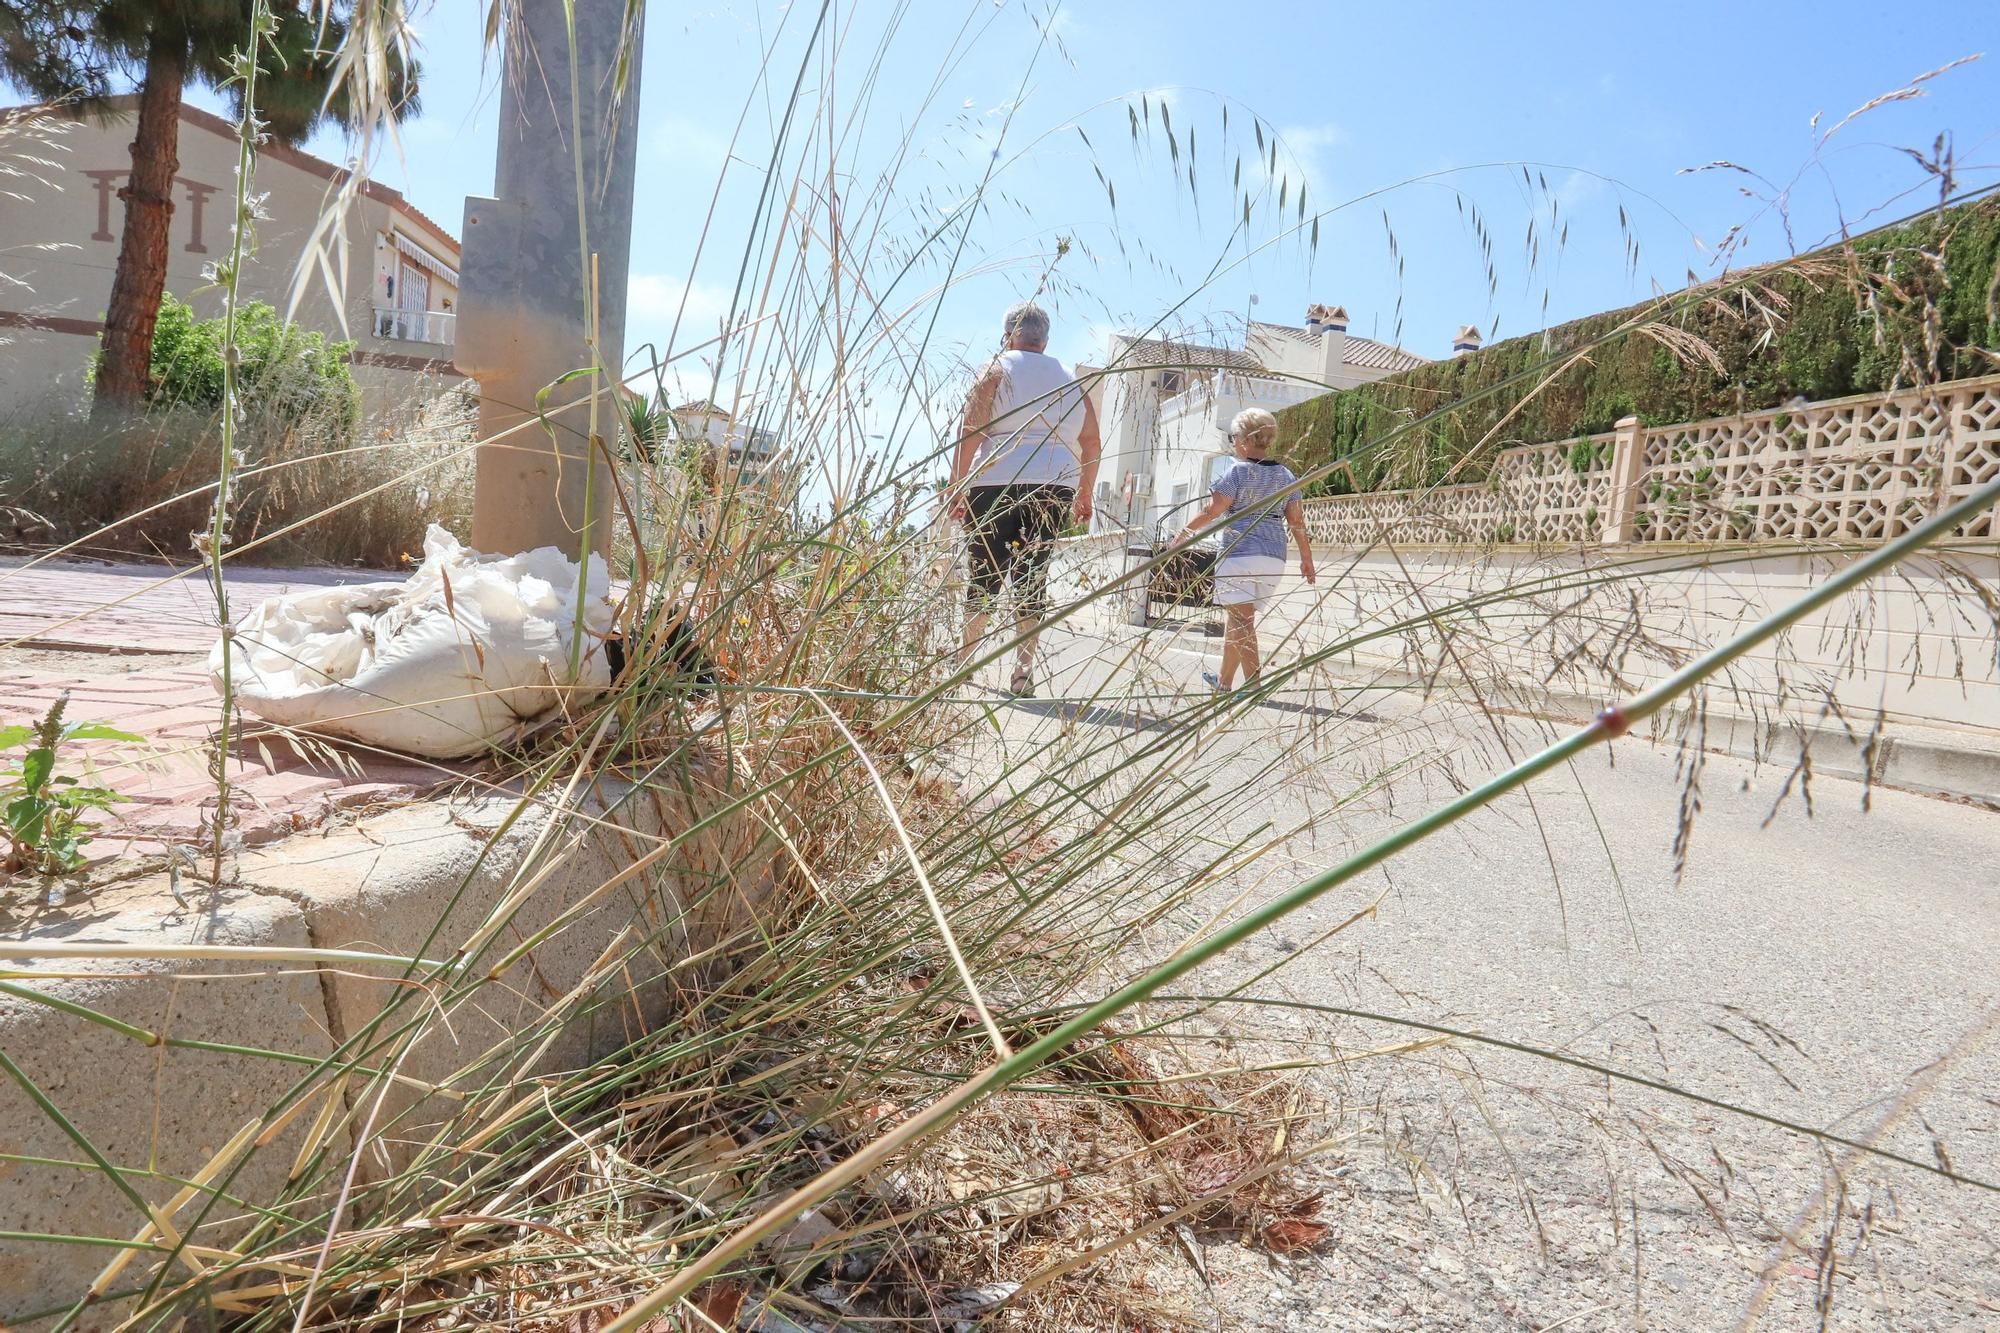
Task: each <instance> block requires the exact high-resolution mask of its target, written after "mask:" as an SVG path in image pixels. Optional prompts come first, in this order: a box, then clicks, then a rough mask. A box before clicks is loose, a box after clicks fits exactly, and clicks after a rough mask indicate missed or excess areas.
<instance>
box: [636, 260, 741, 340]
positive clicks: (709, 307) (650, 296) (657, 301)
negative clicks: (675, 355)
mask: <svg viewBox="0 0 2000 1333" xmlns="http://www.w3.org/2000/svg"><path fill="white" fill-rule="evenodd" d="M729 295H730V293H729V289H728V288H727V287H724V286H722V285H720V284H719V283H712V282H695V283H690V282H688V281H687V280H686V279H685V278H680V277H676V276H674V275H672V274H667V273H634V274H633V275H632V278H631V281H630V282H628V283H627V284H626V287H625V322H626V323H628V324H663V325H666V326H668V327H672V325H673V322H674V320H675V318H676V317H678V318H679V319H680V322H681V329H682V331H683V332H684V333H685V332H688V331H695V332H699V333H700V334H701V336H702V337H708V336H710V335H712V334H713V333H714V332H715V329H716V325H717V324H718V323H719V322H720V321H721V320H722V319H724V318H725V317H727V316H728V314H729ZM683 301H685V304H686V308H685V309H683V308H682V305H683Z"/></svg>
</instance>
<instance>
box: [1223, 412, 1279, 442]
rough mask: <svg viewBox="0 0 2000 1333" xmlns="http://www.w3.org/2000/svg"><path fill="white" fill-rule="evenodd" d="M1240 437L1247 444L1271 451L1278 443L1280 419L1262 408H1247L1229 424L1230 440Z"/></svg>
mask: <svg viewBox="0 0 2000 1333" xmlns="http://www.w3.org/2000/svg"><path fill="white" fill-rule="evenodd" d="M1238 436H1241V437H1242V439H1243V442H1244V443H1245V444H1248V445H1251V446H1253V447H1255V448H1261V449H1269V448H1270V447H1271V446H1272V445H1274V444H1276V443H1277V442H1278V419H1277V418H1276V417H1274V416H1272V415H1271V414H1270V413H1269V412H1266V411H1265V410H1264V409H1263V408H1261V407H1246V408H1244V409H1243V410H1242V411H1241V412H1238V413H1237V414H1236V416H1235V417H1234V418H1233V419H1232V420H1231V421H1230V423H1229V438H1230V439H1232V440H1233V439H1236V438H1237V437H1238Z"/></svg>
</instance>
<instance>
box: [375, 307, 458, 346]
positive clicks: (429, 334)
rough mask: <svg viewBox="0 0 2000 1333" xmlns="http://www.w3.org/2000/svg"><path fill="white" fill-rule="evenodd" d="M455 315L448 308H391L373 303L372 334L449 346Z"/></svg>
mask: <svg viewBox="0 0 2000 1333" xmlns="http://www.w3.org/2000/svg"><path fill="white" fill-rule="evenodd" d="M457 322H458V316H457V315H455V314H453V313H451V312H450V311H449V310H394V309H390V308H387V307H384V306H376V307H375V336H376V337H377V338H393V339H395V340H396V341H397V342H406V343H436V344H438V345H440V346H443V347H450V346H451V345H452V343H453V339H454V338H455V336H456V325H457Z"/></svg>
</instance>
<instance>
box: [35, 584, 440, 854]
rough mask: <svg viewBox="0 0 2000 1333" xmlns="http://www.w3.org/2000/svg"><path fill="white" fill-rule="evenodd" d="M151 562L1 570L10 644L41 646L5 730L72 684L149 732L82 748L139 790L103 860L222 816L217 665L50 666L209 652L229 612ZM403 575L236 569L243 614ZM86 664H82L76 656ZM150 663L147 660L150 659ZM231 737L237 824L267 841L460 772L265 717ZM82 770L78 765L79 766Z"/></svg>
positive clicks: (114, 777) (91, 706)
mask: <svg viewBox="0 0 2000 1333" xmlns="http://www.w3.org/2000/svg"><path fill="white" fill-rule="evenodd" d="M172 574H173V571H172V570H168V569H165V568H162V567H159V566H146V565H113V566H104V565H70V564H49V565H41V566H35V567H33V568H28V569H23V568H21V566H20V564H19V562H13V563H11V564H7V565H0V646H7V647H16V646H18V647H24V648H27V649H29V650H31V651H28V652H25V653H20V652H17V653H15V654H14V656H15V657H16V658H17V659H20V660H18V662H17V663H16V664H15V665H9V666H0V725H10V724H14V723H19V722H32V721H34V720H36V719H38V718H40V717H41V716H42V715H43V714H44V713H46V712H47V711H48V708H49V705H50V704H51V703H53V702H54V701H55V699H56V697H57V696H58V695H60V694H61V693H62V692H63V691H64V690H68V691H69V695H70V705H69V711H68V714H67V716H68V717H69V719H70V720H72V721H91V722H104V723H108V724H110V725H112V726H115V727H118V728H120V729H121V730H125V731H130V732H133V733H135V734H137V735H141V736H144V737H145V738H146V740H147V745H146V746H145V747H143V748H142V747H135V746H131V745H121V744H114V743H109V742H90V743H86V744H83V745H81V746H79V747H78V748H79V749H80V750H81V752H82V756H83V758H84V759H85V760H86V761H87V762H88V764H89V765H90V767H91V768H92V770H93V771H94V775H95V779H96V780H97V781H98V782H99V784H100V785H103V786H107V787H110V788H113V789H114V790H117V791H119V792H121V793H123V794H125V795H126V796H128V797H130V798H131V799H130V800H129V802H127V803H125V804H122V805H120V806H119V807H118V808H117V810H116V811H115V812H114V813H113V815H112V817H111V818H110V819H109V820H107V821H106V822H105V823H104V825H103V831H102V833H101V834H100V835H99V838H98V840H97V841H96V842H94V843H93V844H91V846H90V852H91V853H92V856H93V859H95V860H98V861H106V860H112V859H116V858H120V857H132V856H150V855H159V854H163V853H164V851H165V844H167V843H169V842H171V843H174V844H176V845H187V844H194V843H198V842H199V841H200V839H201V837H202V831H203V830H204V828H205V827H206V826H207V824H208V822H209V820H210V819H211V818H212V814H213V810H214V804H213V802H214V799H215V780H214V778H213V777H212V776H211V774H210V772H209V757H210V756H209V742H210V739H211V737H212V736H213V734H214V732H215V729H216V727H217V725H218V723H219V721H220V711H221V710H220V705H219V702H218V700H217V698H216V694H215V691H214V689H213V688H212V687H211V686H210V684H209V680H208V672H207V669H206V668H205V667H204V666H202V665H200V664H194V665H189V664H187V663H186V662H185V660H184V659H183V660H181V661H176V662H174V663H172V664H171V665H162V666H159V667H154V668H146V667H141V668H140V669H139V670H136V671H132V672H129V673H127V674H121V675H107V674H95V673H76V672H67V673H65V672H61V671H48V670H39V669H37V667H36V663H35V656H36V653H35V652H34V651H32V650H36V649H44V650H49V649H62V650H72V651H74V650H79V649H80V650H85V651H99V652H108V651H110V650H118V651H120V652H127V653H149V654H186V653H205V652H207V651H208V649H209V648H210V646H211V645H212V644H213V643H214V642H215V638H216V627H217V617H216V611H215V604H214V601H213V598H212V596H211V594H210V592H209V589H208V586H207V584H206V583H204V582H202V581H201V580H200V579H199V577H198V576H192V575H191V576H184V577H182V578H180V579H172V578H171V575H172ZM393 577H395V575H391V574H383V573H379V572H374V571H351V572H350V571H338V570H331V571H329V570H303V571H301V570H261V569H251V570H245V571H242V572H241V573H236V574H232V575H231V576H230V578H229V580H228V588H229V597H230V614H231V615H232V616H234V617H238V618H240V617H241V616H243V615H244V614H245V613H247V612H248V611H249V610H250V609H251V608H252V607H254V606H255V605H256V604H257V603H258V602H259V601H261V600H262V599H263V598H265V597H269V596H274V595H277V594H279V593H285V592H295V591H302V590H305V589H307V588H312V587H326V586H331V585H335V584H340V583H362V582H371V581H374V580H378V579H385V578H393ZM72 660H73V659H72ZM140 660H142V661H143V659H140ZM245 721H247V722H248V724H249V728H248V730H247V731H246V733H245V734H244V735H243V736H242V737H241V739H240V740H238V741H236V742H234V743H233V744H232V745H231V757H230V760H229V777H230V781H231V785H232V787H234V788H235V799H234V800H233V802H232V806H233V809H234V810H235V824H234V829H235V831H236V833H237V834H238V835H240V836H241V837H242V839H243V841H244V842H246V843H259V842H267V841H270V840H271V839H273V838H277V837H281V836H283V835H284V834H286V833H289V832H294V831H297V830H299V829H304V828H310V827H313V826H314V825H317V824H320V823H322V822H324V821H325V819H326V818H327V816H328V815H329V814H330V813H331V812H332V811H334V810H336V809H340V808H343V807H348V806H353V805H361V804H368V803H371V802H375V801H382V800H391V799H404V798H407V797H409V796H411V795H414V794H417V793H420V792H423V791H426V790H428V789H430V788H432V787H434V786H436V785H437V784H439V783H440V782H444V781H449V780H450V779H452V778H453V777H455V776H457V773H458V770H456V769H454V768H451V767H449V766H443V765H437V764H432V763H428V762H426V761H423V760H418V759H405V758H400V757H395V756H382V755H371V754H365V753H361V752H359V751H356V750H353V749H349V748H345V747H335V746H331V745H318V744H315V745H311V746H294V745H293V744H292V743H291V742H290V741H288V740H286V739H284V738H282V737H278V736H275V735H272V734H269V733H264V734H261V735H260V734H259V732H258V730H257V723H256V719H255V718H249V719H245ZM69 771H75V770H69Z"/></svg>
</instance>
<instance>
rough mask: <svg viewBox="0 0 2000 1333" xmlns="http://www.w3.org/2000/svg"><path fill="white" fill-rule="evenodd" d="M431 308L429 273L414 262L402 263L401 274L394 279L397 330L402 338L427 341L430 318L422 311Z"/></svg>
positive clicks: (429, 337)
mask: <svg viewBox="0 0 2000 1333" xmlns="http://www.w3.org/2000/svg"><path fill="white" fill-rule="evenodd" d="M430 308H431V275H430V274H428V273H426V272H424V271H423V270H422V269H420V268H418V267H417V266H416V265H415V264H411V263H407V262H406V263H405V264H404V265H403V276H402V277H400V278H398V279H397V280H396V309H397V310H398V311H399V312H404V311H407V312H408V313H399V314H398V315H397V316H396V324H397V332H398V334H399V335H400V336H402V337H403V338H406V339H409V340H411V341H415V342H429V341H431V336H430V318H429V316H427V315H426V314H425V313H424V312H425V311H427V310H429V309H430Z"/></svg>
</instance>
